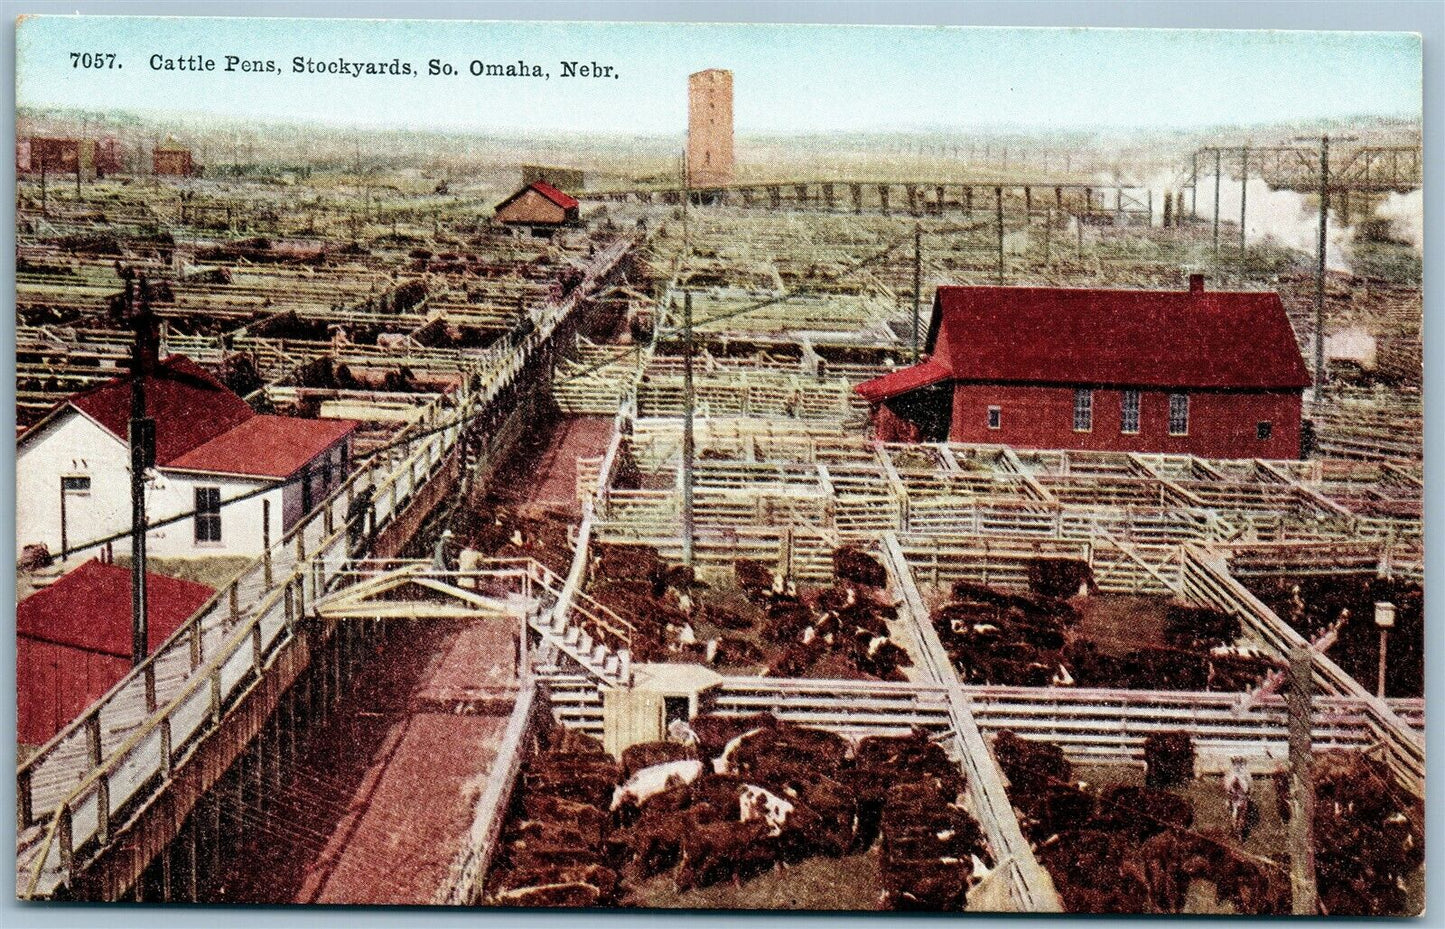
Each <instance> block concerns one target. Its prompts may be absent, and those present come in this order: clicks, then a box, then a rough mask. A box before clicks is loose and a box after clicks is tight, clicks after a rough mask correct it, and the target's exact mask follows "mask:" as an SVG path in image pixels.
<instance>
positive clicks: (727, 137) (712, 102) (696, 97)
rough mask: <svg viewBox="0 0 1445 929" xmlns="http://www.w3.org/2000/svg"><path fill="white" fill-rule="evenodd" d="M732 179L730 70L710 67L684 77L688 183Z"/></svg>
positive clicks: (711, 183)
mask: <svg viewBox="0 0 1445 929" xmlns="http://www.w3.org/2000/svg"><path fill="white" fill-rule="evenodd" d="M732 181H733V73H732V72H731V71H724V70H721V69H719V68H709V69H708V70H706V71H699V72H697V73H696V74H692V75H689V76H688V78H687V183H688V186H689V187H723V186H726V185H728V184H731V183H732Z"/></svg>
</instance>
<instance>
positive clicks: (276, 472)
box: [167, 414, 358, 480]
mask: <svg viewBox="0 0 1445 929" xmlns="http://www.w3.org/2000/svg"><path fill="white" fill-rule="evenodd" d="M357 425H358V424H357V423H356V422H355V421H353V420H349V419H301V418H299V417H295V416H265V415H259V414H258V415H256V416H252V417H251V418H250V419H248V420H246V421H245V422H243V423H241V424H240V425H239V426H237V427H236V428H234V429H229V430H227V431H226V432H223V433H221V434H220V435H218V436H216V437H215V438H214V439H211V440H210V441H209V442H207V443H206V444H204V445H198V446H196V447H195V448H193V449H191V450H190V451H188V452H186V453H185V454H184V455H181V456H179V457H177V458H174V459H172V460H171V462H170V464H169V465H167V467H168V468H170V469H171V470H173V471H204V472H206V473H208V474H234V475H239V476H244V477H269V478H275V479H277V480H283V479H285V478H288V477H290V476H292V475H293V474H295V473H296V472H298V471H300V470H301V469H302V468H304V467H306V466H307V465H308V464H310V463H311V462H312V461H314V460H315V459H317V458H319V457H321V456H322V455H323V454H325V453H326V452H327V451H329V450H330V449H331V448H332V447H333V446H335V445H336V443H338V442H340V441H342V440H343V439H345V438H346V437H347V436H349V435H351V433H353V432H355V431H356V427H357Z"/></svg>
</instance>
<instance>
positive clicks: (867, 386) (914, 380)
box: [855, 359, 950, 403]
mask: <svg viewBox="0 0 1445 929" xmlns="http://www.w3.org/2000/svg"><path fill="white" fill-rule="evenodd" d="M949 373H950V372H949V370H948V368H947V367H945V366H944V365H942V364H939V363H938V362H936V361H933V360H932V359H929V360H928V361H925V362H923V363H922V364H916V365H913V366H912V367H909V368H899V369H898V370H897V371H892V372H889V373H888V374H885V375H883V376H882V377H875V378H874V379H873V380H871V381H864V382H863V383H862V384H859V385H858V386H857V387H856V388H855V389H856V390H857V391H858V393H860V394H862V395H863V397H864V399H866V400H867V401H868V402H869V403H877V402H878V401H880V400H886V399H888V398H889V397H896V396H898V395H899V394H906V393H908V392H909V391H911V390H917V389H918V388H920V387H927V386H929V385H930V384H937V383H938V382H939V381H943V380H946V379H947V378H948V376H949Z"/></svg>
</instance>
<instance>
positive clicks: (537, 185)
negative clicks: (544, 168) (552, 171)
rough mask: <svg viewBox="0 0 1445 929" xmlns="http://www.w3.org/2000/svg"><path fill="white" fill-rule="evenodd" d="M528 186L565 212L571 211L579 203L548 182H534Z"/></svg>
mask: <svg viewBox="0 0 1445 929" xmlns="http://www.w3.org/2000/svg"><path fill="white" fill-rule="evenodd" d="M527 186H528V187H530V188H532V189H533V190H535V191H536V192H537V193H539V194H541V195H542V196H544V197H546V198H547V199H548V200H551V201H552V202H553V203H555V204H557V205H558V206H560V207H561V208H562V209H564V210H570V209H572V208H573V207H574V206H576V205H577V203H578V200H577V198H576V197H569V196H568V195H567V194H564V193H562V191H560V190H558V189H557V188H555V187H553V186H552V185H551V184H548V183H547V182H546V181H533V182H532V183H531V184H528V185H527Z"/></svg>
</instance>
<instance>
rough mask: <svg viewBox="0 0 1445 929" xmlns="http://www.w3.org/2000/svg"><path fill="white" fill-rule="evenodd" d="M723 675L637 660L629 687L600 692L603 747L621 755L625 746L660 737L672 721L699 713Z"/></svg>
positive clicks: (695, 666)
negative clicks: (704, 701) (703, 702)
mask: <svg viewBox="0 0 1445 929" xmlns="http://www.w3.org/2000/svg"><path fill="white" fill-rule="evenodd" d="M721 683H722V677H721V675H719V674H718V673H717V672H716V671H714V670H712V669H711V668H708V667H704V666H703V665H698V664H636V665H633V666H632V684H631V686H624V687H613V688H610V689H608V690H604V691H603V692H602V746H603V748H605V749H607V751H609V752H611V753H612V754H613V755H616V756H618V757H621V755H622V752H623V751H624V750H625V749H627V748H628V747H629V746H632V745H637V744H639V743H642V742H660V741H662V740H663V739H664V738H666V737H667V726H668V724H669V723H671V722H672V721H673V720H678V719H680V720H682V721H683V722H686V721H688V720H690V719H692V718H693V717H694V716H696V715H697V714H698V711H699V707H700V704H701V703H702V701H703V699H704V695H705V694H707V693H710V692H711V691H713V690H715V689H716V688H717V687H718V685H720V684H721Z"/></svg>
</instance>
